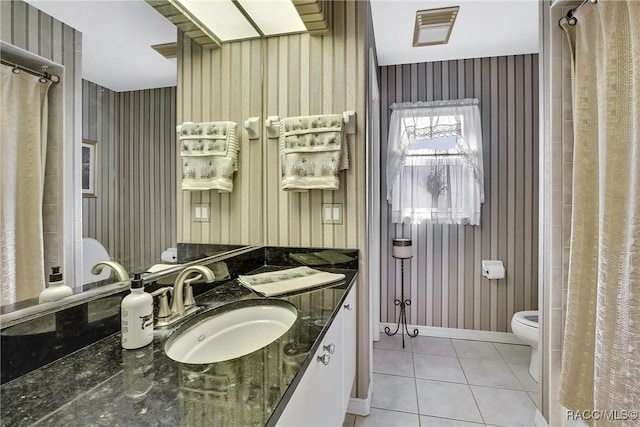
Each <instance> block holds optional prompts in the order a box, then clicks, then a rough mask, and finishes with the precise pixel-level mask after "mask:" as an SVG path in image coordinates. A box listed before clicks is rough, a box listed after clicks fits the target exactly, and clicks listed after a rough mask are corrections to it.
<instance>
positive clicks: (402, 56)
mask: <svg viewBox="0 0 640 427" xmlns="http://www.w3.org/2000/svg"><path fill="white" fill-rule="evenodd" d="M0 1H1V0H0ZM26 1H27V2H28V3H30V4H32V5H33V6H35V7H36V8H38V9H40V10H42V11H43V12H45V13H47V14H49V15H51V16H53V17H54V18H56V19H58V20H60V21H62V22H64V23H66V24H67V25H70V26H71V27H73V28H75V29H77V30H79V31H80V32H82V69H83V78H84V79H87V80H89V81H92V82H94V83H97V84H99V85H101V86H105V87H107V88H109V89H111V90H114V91H118V92H120V91H128V90H139V89H149V88H156V87H165V86H175V85H176V80H177V69H176V68H177V67H176V62H175V59H174V60H168V59H166V58H164V57H163V56H162V55H160V54H159V53H157V52H156V51H155V50H153V49H152V48H151V45H155V44H162V43H170V42H175V41H176V34H177V30H176V28H175V26H174V25H173V24H172V23H170V22H169V21H168V20H167V19H165V18H164V17H163V16H162V15H160V14H159V13H158V12H156V11H155V10H154V9H153V8H152V7H151V6H149V5H148V4H147V3H146V2H145V1H144V0H124V1H122V0H119V1H113V0H26ZM448 6H460V11H459V13H458V17H457V19H456V23H455V25H454V27H453V31H452V33H451V37H450V39H449V43H448V44H446V45H436V46H423V47H413V46H412V43H413V27H414V22H415V14H416V11H418V10H421V9H431V8H439V7H448ZM371 12H372V16H373V26H374V33H375V42H376V49H377V54H378V63H379V65H392V64H408V63H416V62H429V61H442V60H449V59H462V58H478V57H490V56H501V55H516V54H525V53H535V52H537V51H538V0H450V1H442V0H371Z"/></svg>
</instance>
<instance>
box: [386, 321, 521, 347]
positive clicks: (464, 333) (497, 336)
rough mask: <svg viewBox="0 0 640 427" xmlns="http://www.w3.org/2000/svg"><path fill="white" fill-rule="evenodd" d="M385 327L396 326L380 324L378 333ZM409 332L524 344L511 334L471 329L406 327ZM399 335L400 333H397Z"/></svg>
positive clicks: (394, 326)
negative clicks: (415, 331)
mask: <svg viewBox="0 0 640 427" xmlns="http://www.w3.org/2000/svg"><path fill="white" fill-rule="evenodd" d="M385 326H388V327H389V328H391V330H392V331H393V330H395V329H396V326H397V324H395V323H382V322H380V331H384V328H385ZM407 326H408V328H409V330H410V331H412V332H413V330H414V329H417V330H418V335H420V336H425V337H440V338H454V339H462V340H473V341H490V342H499V343H505V344H524V342H522V341H521V340H520V338H518V337H516V336H515V335H514V334H512V333H511V332H493V331H476V330H473V329H456V328H438V327H434V326H414V325H407ZM398 333H400V332H398Z"/></svg>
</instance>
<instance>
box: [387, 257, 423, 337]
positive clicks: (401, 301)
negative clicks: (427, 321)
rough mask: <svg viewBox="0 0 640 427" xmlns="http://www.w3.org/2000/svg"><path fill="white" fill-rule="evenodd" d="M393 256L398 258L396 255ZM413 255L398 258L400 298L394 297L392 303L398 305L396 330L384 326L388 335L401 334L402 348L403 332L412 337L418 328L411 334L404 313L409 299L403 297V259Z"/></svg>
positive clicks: (416, 333)
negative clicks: (398, 313) (401, 328)
mask: <svg viewBox="0 0 640 427" xmlns="http://www.w3.org/2000/svg"><path fill="white" fill-rule="evenodd" d="M394 258H396V259H398V257H395V256H394ZM411 258H413V257H409V258H400V279H401V285H400V299H398V298H396V299H395V300H394V301H393V303H394V304H395V305H396V306H398V305H399V306H400V315H399V316H398V326H397V327H396V330H395V331H393V332H391V328H389V327H388V326H385V328H384V333H385V334H387V335H389V336H390V337H392V336H394V335H395V334H397V333H398V331H400V333H401V334H402V348H404V333H405V331H406V332H407V335H409V337H411V338H414V337H416V336H417V335H418V330H417V329H414V330H413V334H411V332H409V328H408V326H407V313H406V308H407V306H410V305H411V300H410V299H409V298H407V299H404V260H405V259H411ZM401 326H402V327H403V330H400V327H401Z"/></svg>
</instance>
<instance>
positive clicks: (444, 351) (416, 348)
mask: <svg viewBox="0 0 640 427" xmlns="http://www.w3.org/2000/svg"><path fill="white" fill-rule="evenodd" d="M412 347H413V352H414V353H426V354H433V355H435V356H450V357H456V356H457V355H456V352H455V350H454V349H453V344H451V340H450V339H449V338H436V337H420V336H418V337H415V338H413V343H412Z"/></svg>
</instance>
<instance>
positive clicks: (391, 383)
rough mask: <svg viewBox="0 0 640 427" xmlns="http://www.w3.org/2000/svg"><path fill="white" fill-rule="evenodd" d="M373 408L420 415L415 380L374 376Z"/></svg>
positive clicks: (390, 376) (392, 376)
mask: <svg viewBox="0 0 640 427" xmlns="http://www.w3.org/2000/svg"><path fill="white" fill-rule="evenodd" d="M371 406H372V407H374V408H378V409H391V410H395V411H403V412H411V413H414V414H416V413H418V404H417V400H416V384H415V379H414V378H407V377H397V376H394V375H381V374H373V396H372V397H371Z"/></svg>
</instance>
